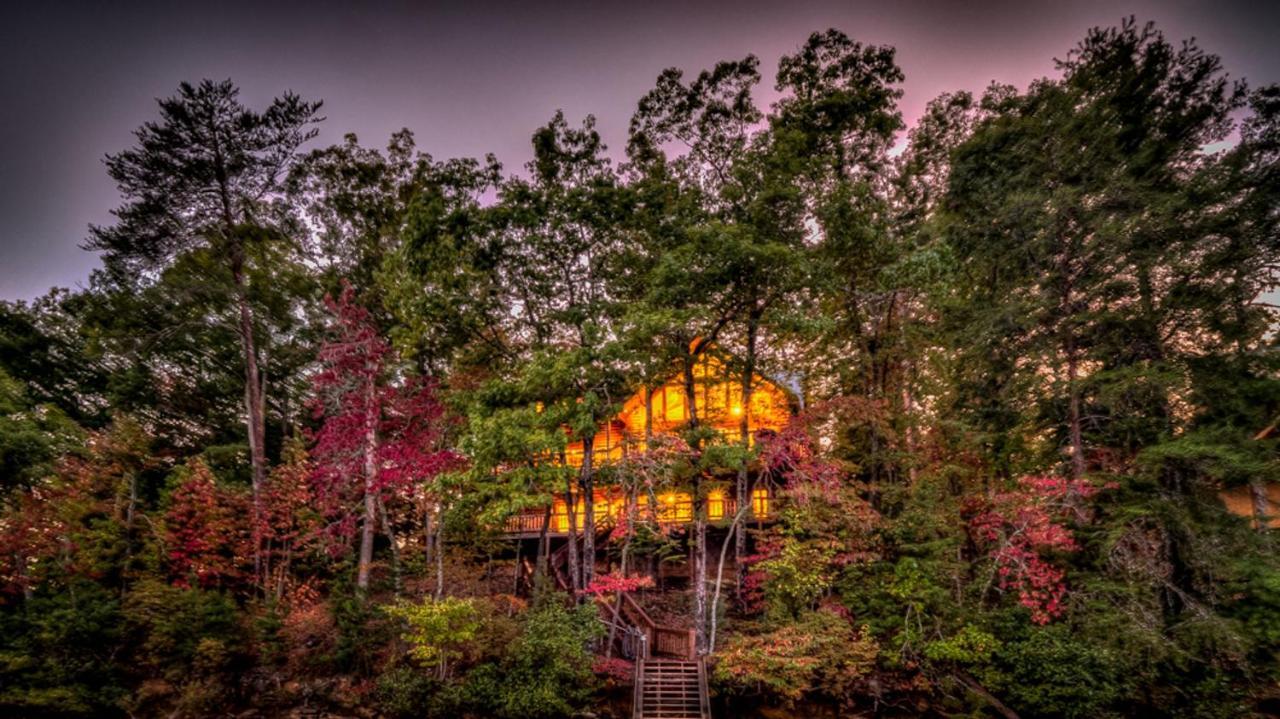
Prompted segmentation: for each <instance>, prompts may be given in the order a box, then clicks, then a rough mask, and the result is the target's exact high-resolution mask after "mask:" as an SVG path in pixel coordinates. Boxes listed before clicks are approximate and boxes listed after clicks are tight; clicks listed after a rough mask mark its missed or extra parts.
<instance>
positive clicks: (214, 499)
mask: <svg viewBox="0 0 1280 719" xmlns="http://www.w3.org/2000/svg"><path fill="white" fill-rule="evenodd" d="M182 475H185V476H182ZM182 475H180V478H179V479H178V484H177V486H176V487H175V488H174V490H173V493H172V494H171V495H170V497H169V507H168V509H167V511H166V512H165V517H164V526H165V540H164V544H165V560H166V565H167V566H168V569H169V575H170V577H171V579H172V581H173V584H174V585H175V586H178V587H199V588H201V589H211V588H219V589H223V588H227V587H229V586H233V585H234V584H236V583H237V582H238V581H240V580H241V579H243V577H244V568H243V567H242V566H241V565H240V561H241V559H242V558H243V557H244V556H246V554H248V553H247V552H245V551H244V550H245V548H246V547H245V545H246V542H247V541H248V538H249V536H252V535H253V532H252V531H251V527H249V526H246V524H245V521H244V520H245V514H244V504H243V495H241V496H236V495H235V494H234V493H232V492H229V491H227V490H225V489H223V488H221V487H219V486H218V484H217V481H216V480H215V479H214V476H213V473H212V472H210V471H209V467H208V466H207V465H205V463H204V462H202V461H201V460H199V459H195V460H192V461H191V462H189V463H188V464H187V466H186V468H185V472H183V473H182Z"/></svg>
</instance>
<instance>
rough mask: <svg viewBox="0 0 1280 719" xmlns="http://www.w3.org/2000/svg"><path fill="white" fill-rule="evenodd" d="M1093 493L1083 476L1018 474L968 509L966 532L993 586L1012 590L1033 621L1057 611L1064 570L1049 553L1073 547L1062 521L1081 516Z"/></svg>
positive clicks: (1047, 618)
mask: <svg viewBox="0 0 1280 719" xmlns="http://www.w3.org/2000/svg"><path fill="white" fill-rule="evenodd" d="M1097 493H1098V488H1097V487H1096V486H1094V485H1092V484H1090V483H1089V482H1087V481H1085V480H1070V479H1065V478H1062V477H1052V476H1049V477H1022V478H1020V479H1019V480H1018V486H1017V488H1015V489H1013V490H1010V491H1007V492H997V493H996V494H994V495H992V496H991V497H989V498H984V499H982V500H979V501H977V502H974V503H971V505H970V507H969V508H968V513H969V516H970V518H969V531H970V534H971V536H972V537H973V538H974V541H975V542H976V543H977V544H978V546H979V547H981V548H983V549H984V550H985V551H986V552H987V555H988V556H989V557H990V558H991V560H992V561H993V562H994V566H995V577H994V581H995V583H996V586H998V587H999V588H1000V590H1001V591H1011V592H1015V593H1017V596H1018V602H1019V603H1020V604H1022V605H1023V606H1024V607H1026V608H1027V609H1029V610H1031V621H1033V622H1035V623H1036V624H1048V623H1049V622H1051V621H1053V620H1054V619H1055V618H1057V617H1058V616H1060V615H1061V614H1062V611H1063V600H1064V598H1065V597H1066V593H1067V584H1066V581H1065V576H1066V572H1065V571H1064V570H1063V569H1062V568H1060V567H1058V566H1056V565H1055V564H1054V563H1053V562H1052V561H1051V560H1052V555H1053V554H1060V553H1069V552H1074V551H1076V550H1077V549H1079V545H1078V544H1077V543H1076V540H1075V537H1074V535H1073V534H1072V532H1071V530H1070V529H1069V528H1068V527H1067V524H1066V523H1067V521H1068V520H1069V519H1072V518H1074V519H1076V520H1078V521H1082V520H1084V519H1086V518H1087V517H1088V504H1087V503H1088V500H1090V499H1091V498H1093V497H1094V496H1095V495H1096V494H1097Z"/></svg>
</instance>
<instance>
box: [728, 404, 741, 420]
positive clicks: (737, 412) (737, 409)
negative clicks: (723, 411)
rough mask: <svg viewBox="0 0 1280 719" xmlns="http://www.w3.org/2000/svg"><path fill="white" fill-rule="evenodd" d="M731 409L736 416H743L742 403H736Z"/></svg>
mask: <svg viewBox="0 0 1280 719" xmlns="http://www.w3.org/2000/svg"><path fill="white" fill-rule="evenodd" d="M729 411H730V412H732V413H733V416H734V417H741V416H742V405H740V404H735V405H734V406H733V409H731V410H729Z"/></svg>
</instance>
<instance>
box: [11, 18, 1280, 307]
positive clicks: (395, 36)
mask: <svg viewBox="0 0 1280 719" xmlns="http://www.w3.org/2000/svg"><path fill="white" fill-rule="evenodd" d="M26 4H27V5H28V7H25V8H17V7H12V8H9V9H7V10H6V11H5V12H4V15H3V18H2V20H0V93H2V94H0V97H2V98H3V101H2V103H0V138H2V139H3V143H4V149H3V152H2V153H0V219H2V220H3V224H0V299H19V298H31V297H34V296H37V295H40V294H43V293H44V292H45V291H47V290H48V288H49V287H50V286H53V285H59V286H76V285H78V284H81V283H83V282H84V281H85V279H86V278H87V277H88V274H89V271H90V270H91V269H92V268H93V267H95V266H96V264H97V259H96V257H95V256H94V255H93V254H91V253H88V252H85V251H83V250H81V249H79V247H78V245H79V244H80V242H81V241H83V239H84V237H85V235H86V227H87V225H88V224H89V223H91V222H96V223H105V222H108V221H109V220H110V215H109V211H110V209H111V208H112V207H114V206H115V205H116V204H118V197H117V195H116V192H115V188H114V186H113V185H112V183H111V181H110V179H109V178H108V177H107V176H106V172H105V170H104V168H103V166H102V157H103V155H104V154H105V153H108V152H115V151H119V150H121V149H123V148H125V147H128V146H129V145H130V144H131V141H132V136H131V132H132V131H133V129H134V128H136V127H137V126H138V125H140V124H141V123H142V122H144V121H146V120H148V119H152V118H153V117H154V116H155V104H154V98H156V97H160V96H167V95H170V94H172V93H173V91H174V89H175V88H176V87H177V84H178V83H179V82H180V81H182V80H198V79H200V78H202V77H211V78H226V77H230V78H232V79H233V80H234V81H235V82H237V83H238V84H239V85H241V87H242V88H243V95H242V96H243V99H244V100H246V101H247V102H248V103H249V104H250V105H252V106H261V105H262V104H264V103H265V102H266V101H268V100H269V99H270V98H271V97H272V96H274V95H275V94H277V93H279V92H280V91H282V90H285V89H292V90H295V91H297V92H299V93H301V94H302V95H303V96H304V97H309V98H322V99H323V100H324V101H325V110H324V114H325V115H326V116H327V117H328V120H327V121H326V122H325V123H324V125H323V126H322V127H323V129H322V131H321V136H320V138H319V139H318V140H317V143H330V142H336V141H337V140H339V139H340V138H341V136H342V134H343V133H345V132H355V133H357V134H358V135H359V136H360V138H361V140H362V141H363V142H364V143H366V144H371V145H378V146H381V145H382V144H384V143H385V141H386V139H387V136H388V135H389V134H390V133H391V132H392V131H394V130H396V129H398V128H401V127H408V128H410V129H412V130H413V131H414V132H415V133H416V134H417V137H418V142H419V145H420V146H421V148H422V149H424V150H426V151H428V152H430V153H431V154H433V155H435V156H436V157H437V158H444V157H451V156H460V155H481V154H483V153H485V152H494V153H496V154H497V155H498V158H499V159H500V160H501V161H502V162H503V163H504V164H505V165H506V167H507V168H508V170H512V169H518V168H521V167H522V166H523V164H524V162H525V161H526V160H527V159H528V157H529V154H530V152H529V149H528V146H529V142H528V139H529V135H530V133H531V132H532V131H533V129H534V128H536V127H537V126H539V125H540V124H542V123H545V122H546V121H547V119H548V118H549V117H550V116H551V114H552V113H553V112H554V111H555V109H556V108H563V109H564V110H565V113H566V115H567V116H568V117H569V118H570V120H571V121H572V122H576V121H577V120H578V119H579V118H580V117H581V116H582V115H584V114H587V113H594V114H595V115H596V116H597V118H598V119H599V129H600V130H601V132H602V134H603V135H604V137H605V140H606V141H607V142H608V143H609V145H610V146H611V148H613V149H614V150H620V149H621V148H622V146H623V144H624V138H625V132H626V126H627V120H628V119H629V118H630V116H631V112H632V110H633V109H634V107H635V103H636V100H637V99H638V98H639V97H640V95H641V94H643V93H644V92H645V91H646V90H648V89H649V88H650V87H651V85H652V83H653V80H654V78H655V77H656V76H657V74H658V72H659V71H661V70H662V69H663V68H665V67H670V66H675V67H680V68H683V69H685V70H686V72H690V73H694V72H697V71H698V70H700V69H702V68H705V67H707V66H709V65H711V64H713V63H714V62H716V61H717V60H720V59H727V58H737V57H741V56H742V55H745V54H746V53H755V54H756V55H758V56H759V57H760V59H761V68H762V70H763V71H764V72H765V81H764V82H762V83H761V86H760V91H759V93H758V97H759V99H760V100H761V103H762V104H767V102H769V101H771V100H772V99H773V92H772V73H773V69H774V68H775V67H776V64H777V60H778V57H779V56H780V55H782V54H783V53H786V52H790V51H792V50H793V49H794V48H795V47H797V46H798V45H799V44H800V43H801V42H803V41H804V39H805V37H806V36H807V35H808V34H809V32H811V31H813V30H822V29H826V28H828V27H836V28H839V29H841V30H843V31H844V32H846V33H848V34H849V35H850V36H852V37H854V38H855V39H857V40H860V41H863V42H867V43H876V44H891V45H894V46H896V47H897V48H898V60H899V63H900V64H901V66H902V68H903V71H904V72H905V73H906V76H907V80H906V83H905V86H904V89H905V92H906V95H905V97H904V98H903V101H902V110H903V114H904V116H905V118H906V120H907V122H908V124H910V123H912V122H913V121H914V120H915V118H916V117H918V116H919V114H920V112H921V110H922V109H923V107H924V105H925V103H927V102H928V101H929V99H931V98H932V97H934V96H936V95H937V94H939V93H941V92H943V91H947V90H955V89H969V90H981V89H982V88H983V87H985V86H986V85H987V84H988V83H989V82H991V81H992V80H998V81H1001V82H1011V83H1014V84H1016V85H1018V86H1019V87H1024V86H1025V85H1026V83H1027V82H1028V81H1029V80H1032V79H1034V78H1036V77H1041V76H1044V75H1048V74H1052V73H1053V62H1052V61H1053V58H1054V57H1061V56H1063V55H1065V54H1066V52H1067V50H1069V49H1070V48H1071V47H1072V46H1073V45H1074V44H1075V43H1076V41H1077V40H1079V39H1080V38H1081V37H1083V35H1084V32H1085V31H1086V29H1088V28H1089V27H1091V26H1095V25H1112V24H1116V23H1118V22H1119V21H1120V19H1121V18H1122V17H1124V16H1125V15H1128V14H1134V15H1136V16H1137V17H1138V19H1139V20H1140V21H1144V20H1148V19H1149V20H1154V21H1156V23H1157V24H1158V25H1159V26H1160V28H1161V29H1162V30H1164V31H1165V33H1166V35H1168V36H1169V37H1171V38H1173V39H1175V40H1181V39H1183V38H1186V37H1189V36H1195V37H1196V38H1198V40H1199V41H1200V44H1201V46H1202V47H1204V48H1205V49H1207V50H1209V51H1210V52H1214V53H1216V54H1218V55H1221V56H1222V57H1223V60H1224V63H1225V65H1226V67H1227V70H1228V71H1229V72H1230V73H1231V75H1232V76H1235V77H1241V76H1243V77H1246V78H1248V79H1249V80H1250V81H1251V83H1252V84H1254V85H1258V84H1265V83H1270V82H1277V81H1280V42H1277V40H1276V38H1275V35H1276V31H1277V30H1280V3H1270V2H1267V1H1266V0H1254V1H1253V2H1226V1H1219V2H1210V1H1208V0H1204V1H1201V2H1190V1H1184V2H1163V3H1162V2H1154V1H1152V0H1145V1H1139V0H1113V1H1111V2H1084V1H1075V2H1063V1H1058V2H1033V1H1031V0H1023V1H1022V2H987V3H983V2H974V1H970V2H959V1H956V2H945V1H943V0H934V1H932V2H927V1H924V0H915V1H913V0H898V1H897V2H875V3H872V2H853V1H850V0H845V1H844V2H837V1H829V2H818V1H816V0H815V1H812V2H809V1H805V0H794V1H792V2H778V3H763V2H755V1H754V0H734V1H732V2H716V3H711V2H705V3H697V2H666V1H665V0H639V1H637V2H632V3H626V4H623V3H610V2H607V0H596V1H594V2H576V1H574V2H569V1H560V2H536V1H535V0H526V1H525V2H518V3H517V2H511V3H495V2H486V1H484V0H471V1H470V2H465V3H442V2H417V3H410V2H403V3H393V2H376V1H370V2H361V3H350V6H351V7H350V8H349V7H347V6H346V5H341V4H338V3H326V2H322V1H319V2H318V1H315V0H313V1H312V2H308V3H298V4H296V5H292V6H291V5H290V4H286V3H267V2H254V3H239V2H229V1H225V0H224V1H221V2H205V3H200V4H194V3H190V4H188V3H182V2H164V3H159V2H157V3H154V5H155V7H151V8H149V7H146V6H145V4H144V3H134V4H132V5H133V6H131V7H129V8H128V9H124V8H117V7H111V6H113V5H116V3H108V2H101V0H98V1H97V2H87V3H74V2H60V3H55V2H52V1H48V2H43V3H36V2H30V3H26ZM53 5H59V6H60V7H57V8H55V7H52V6H53ZM121 5H124V3H121ZM182 5H190V6H189V7H186V8H183V7H180V6H182ZM268 5H270V6H271V7H266V6H268ZM353 8H359V9H353Z"/></svg>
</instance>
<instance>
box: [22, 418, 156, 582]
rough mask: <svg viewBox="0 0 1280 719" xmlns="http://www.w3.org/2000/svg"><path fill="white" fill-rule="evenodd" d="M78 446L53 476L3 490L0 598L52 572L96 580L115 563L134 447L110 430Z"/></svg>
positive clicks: (61, 575) (55, 574)
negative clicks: (7, 492) (80, 451)
mask: <svg viewBox="0 0 1280 719" xmlns="http://www.w3.org/2000/svg"><path fill="white" fill-rule="evenodd" d="M85 448H86V450H87V452H86V453H85V455H84V456H70V457H67V458H65V459H64V460H62V461H61V462H60V463H59V465H58V468H57V471H56V473H55V474H54V475H53V476H51V477H48V478H46V479H44V480H41V481H40V482H38V483H36V484H35V485H34V486H32V487H30V488H26V489H22V490H17V491H14V492H12V493H10V495H9V497H8V501H7V502H6V507H5V508H4V512H3V514H0V600H2V599H3V598H4V597H6V596H15V595H21V594H22V593H24V592H26V591H29V590H31V589H34V588H35V587H36V586H38V585H40V584H41V583H42V582H44V581H46V580H48V579H50V578H53V577H62V578H67V577H72V576H74V577H81V578H86V579H97V578H99V577H100V576H102V575H103V573H104V572H105V571H107V569H108V568H109V567H110V566H111V563H112V562H114V561H116V560H115V556H114V553H115V552H116V551H117V550H118V542H119V539H120V534H121V533H122V532H124V531H125V529H126V527H125V525H126V522H127V519H126V513H127V507H128V503H127V502H123V501H120V500H121V496H122V495H123V494H124V493H125V491H126V490H125V489H124V487H123V483H124V482H125V481H126V480H125V478H126V477H127V476H128V475H129V474H130V473H131V472H134V471H137V465H136V462H135V461H134V458H133V457H132V455H131V451H132V449H133V448H132V447H131V446H129V443H128V438H127V437H122V436H116V434H114V433H112V432H95V433H90V434H89V436H88V439H87V442H86V447H85ZM103 520H108V521H103Z"/></svg>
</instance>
